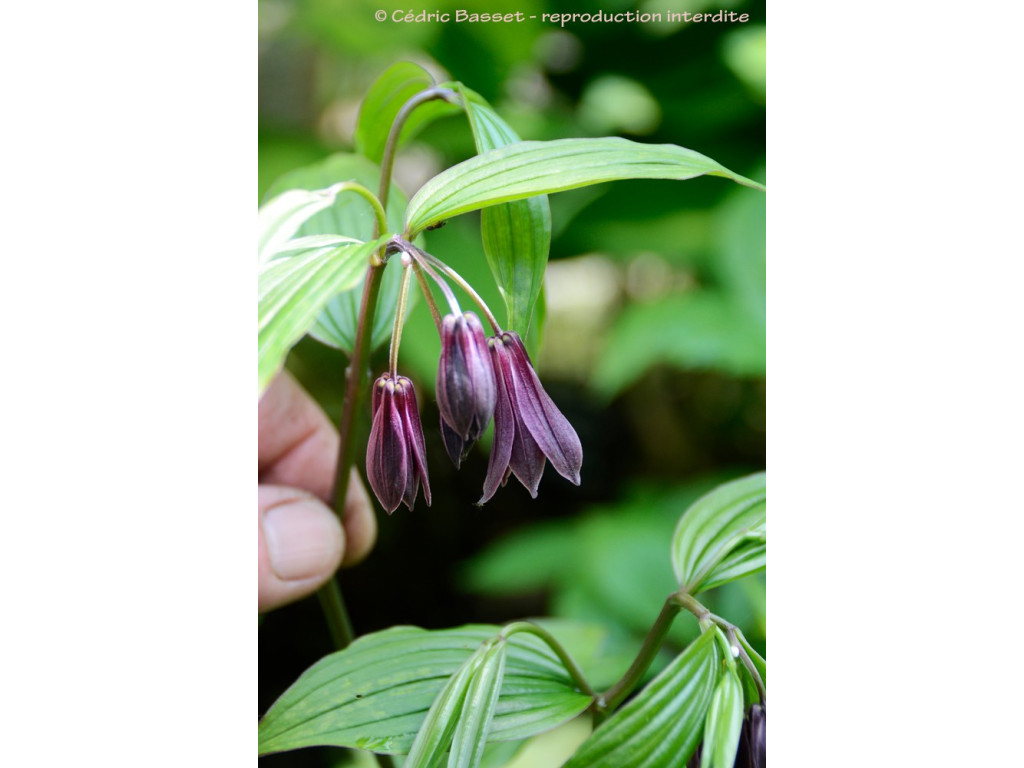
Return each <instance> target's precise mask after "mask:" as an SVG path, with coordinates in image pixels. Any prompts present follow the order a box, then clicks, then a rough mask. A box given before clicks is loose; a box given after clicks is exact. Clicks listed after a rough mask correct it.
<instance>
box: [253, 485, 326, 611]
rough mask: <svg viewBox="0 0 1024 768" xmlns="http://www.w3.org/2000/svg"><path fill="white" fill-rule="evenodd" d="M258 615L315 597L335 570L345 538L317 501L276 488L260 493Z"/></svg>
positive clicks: (264, 486)
mask: <svg viewBox="0 0 1024 768" xmlns="http://www.w3.org/2000/svg"><path fill="white" fill-rule="evenodd" d="M259 517H260V520H259V523H260V525H259V528H260V581H259V610H260V613H263V612H264V611H269V610H272V609H274V608H278V607H280V606H282V605H285V604H286V603H290V602H292V601H294V600H298V599H299V598H300V597H305V596H306V595H308V594H311V593H312V592H314V591H316V589H317V588H318V587H319V586H320V585H322V584H323V583H324V582H325V581H327V579H329V578H330V577H331V576H332V575H333V574H334V572H335V571H336V570H337V568H338V565H339V564H340V563H341V558H342V555H343V554H344V552H345V533H344V531H343V530H342V527H341V523H340V522H339V521H338V518H337V517H336V516H335V514H334V513H333V512H332V511H331V510H330V509H328V508H327V506H326V505H325V504H324V503H323V502H322V501H320V500H319V499H318V498H316V497H315V496H311V495H310V494H308V493H306V492H304V491H300V490H298V489H296V488H286V487H283V486H278V485H261V486H260V487H259Z"/></svg>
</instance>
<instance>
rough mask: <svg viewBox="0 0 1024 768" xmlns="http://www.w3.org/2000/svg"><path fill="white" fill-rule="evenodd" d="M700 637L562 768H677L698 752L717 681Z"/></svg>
mask: <svg viewBox="0 0 1024 768" xmlns="http://www.w3.org/2000/svg"><path fill="white" fill-rule="evenodd" d="M718 655H719V654H718V649H717V645H716V643H715V633H714V632H705V633H704V634H702V635H701V636H700V637H699V638H697V640H695V641H694V642H693V643H691V644H690V646H689V647H688V648H687V649H686V650H685V651H683V653H681V654H680V655H679V656H677V657H676V658H675V660H674V661H673V662H672V663H671V664H669V665H668V666H667V667H666V668H665V669H664V670H663V671H662V673H661V674H660V675H658V676H657V677H656V678H654V680H652V681H651V682H650V684H648V685H647V686H646V687H645V688H644V689H643V690H641V691H640V693H638V694H637V695H636V696H635V697H634V698H633V699H632V700H631V701H630V702H629V703H628V704H626V705H625V706H624V707H622V709H620V710H619V711H618V712H616V713H615V714H613V715H612V716H611V717H610V718H608V720H606V721H605V722H604V723H602V724H601V726H600V727H599V728H598V729H597V730H596V731H594V734H593V735H592V736H591V737H590V738H589V739H587V741H586V742H584V743H583V746H581V747H580V748H579V750H577V752H576V754H575V755H573V757H572V759H571V760H570V761H569V762H568V763H566V764H565V766H564V768H623V766H629V768H678V766H683V765H685V764H686V761H687V760H688V759H689V757H690V755H692V754H693V752H694V750H695V749H696V748H697V744H698V742H699V741H700V738H701V731H702V727H703V724H704V715H705V712H706V711H707V708H708V705H709V704H710V702H711V694H712V691H713V690H714V686H715V680H716V667H717V658H718Z"/></svg>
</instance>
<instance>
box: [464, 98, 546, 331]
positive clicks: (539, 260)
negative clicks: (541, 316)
mask: <svg viewBox="0 0 1024 768" xmlns="http://www.w3.org/2000/svg"><path fill="white" fill-rule="evenodd" d="M455 87H456V90H458V91H459V93H460V94H461V95H462V99H463V104H464V105H465V109H466V115H467V116H468V117H469V125H470V127H471V128H472V130H473V140H474V141H475V142H476V149H477V152H479V153H481V154H483V153H485V152H489V151H490V150H492V149H498V148H500V147H504V146H506V145H509V144H514V143H516V142H518V141H519V136H518V135H516V132H515V131H513V130H512V127H511V126H510V125H509V124H508V123H506V122H505V121H504V120H502V119H501V117H499V116H498V114H497V113H496V112H495V111H494V110H493V109H492V108H491V107H490V105H489V104H488V103H487V102H486V101H484V99H483V98H482V97H481V96H480V95H479V94H477V93H475V92H474V91H471V90H470V89H469V88H466V87H465V86H463V85H462V84H461V83H459V84H456V86H455ZM480 231H481V235H482V237H483V244H484V254H485V255H486V257H487V264H488V265H489V266H490V268H491V273H492V274H493V275H494V279H495V281H496V282H497V284H498V290H499V291H501V296H502V298H503V299H504V300H505V307H506V309H507V310H508V325H509V326H510V327H511V328H512V329H513V330H515V331H517V332H518V333H519V335H520V336H522V337H523V338H524V339H525V338H526V336H527V332H528V331H529V327H530V318H531V316H532V315H533V307H534V304H535V303H536V302H537V297H538V296H539V295H540V292H541V289H542V288H543V286H544V269H545V268H546V267H547V263H548V250H549V249H550V246H551V209H550V207H549V206H548V199H547V197H546V196H543V195H541V196H539V197H530V198H527V199H526V200H515V201H513V202H509V203H504V204H502V205H494V206H490V207H488V208H485V209H484V210H483V211H481V213H480Z"/></svg>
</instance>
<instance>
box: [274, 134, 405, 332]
mask: <svg viewBox="0 0 1024 768" xmlns="http://www.w3.org/2000/svg"><path fill="white" fill-rule="evenodd" d="M379 179H380V168H379V167H378V166H377V165H375V164H374V163H372V162H370V161H369V160H367V159H366V158H365V157H360V156H359V155H353V154H349V153H345V152H342V153H339V154H336V155H331V156H330V157H328V158H326V159H324V160H322V161H320V162H318V163H314V164H312V165H308V166H305V167H303V168H297V169H296V170H294V171H290V172H289V173H286V174H285V175H283V176H282V177H281V178H279V179H278V180H277V181H276V182H274V185H273V186H272V187H271V188H270V190H269V191H268V193H267V195H268V196H271V195H276V194H279V193H280V192H283V191H285V190H289V189H313V190H315V189H320V188H322V187H327V186H330V185H331V184H334V183H336V182H339V181H356V182H359V183H360V184H362V185H363V186H364V187H367V188H368V189H371V190H375V189H377V183H378V181H379ZM404 211H405V197H404V196H403V195H402V193H401V192H400V191H399V190H398V188H397V187H394V186H392V188H391V194H390V195H389V197H388V205H387V217H388V223H389V225H390V229H391V231H392V232H397V231H399V229H400V227H401V222H402V215H403V213H404ZM373 227H374V216H373V209H372V208H371V207H370V205H369V204H368V203H367V202H366V200H364V199H363V198H361V197H360V196H359V195H356V194H354V193H352V192H347V193H342V194H341V195H340V196H339V197H338V199H337V201H336V203H335V204H334V205H331V206H330V207H328V208H326V209H324V210H321V211H319V212H318V213H316V214H315V215H313V216H312V217H310V218H309V219H308V220H306V221H305V222H303V223H302V226H300V227H299V229H298V230H297V231H296V232H295V234H297V235H299V236H302V237H308V236H314V235H343V236H347V237H356V238H359V239H360V240H369V239H370V238H372V237H373ZM401 284H402V270H401V265H399V264H397V263H396V264H390V263H389V265H388V266H387V267H386V268H385V270H384V276H383V278H382V279H381V288H380V294H379V296H378V299H377V311H376V313H375V314H374V321H373V342H372V343H373V346H374V347H377V346H379V345H380V344H382V343H383V342H384V341H386V340H387V339H388V338H389V337H390V334H391V327H392V322H393V321H394V317H395V308H396V307H397V306H398V292H399V289H400V288H401ZM362 286H363V281H362V275H360V279H359V280H358V282H357V283H355V284H354V286H353V287H351V288H349V290H347V291H345V292H343V293H340V294H338V295H337V296H335V297H334V298H333V299H331V301H330V302H328V304H327V306H326V307H324V310H323V311H322V312H321V313H320V315H319V317H317V319H316V322H315V323H314V324H313V327H312V328H311V329H310V331H309V333H310V335H311V336H312V337H313V338H315V339H317V340H318V341H321V342H323V343H324V344H329V345H330V346H332V347H337V348H339V349H343V350H345V351H346V352H351V351H352V344H353V341H354V339H355V329H356V322H357V319H358V317H359V304H360V300H361V299H362V293H363V291H362ZM413 296H415V294H413ZM410 298H411V297H410Z"/></svg>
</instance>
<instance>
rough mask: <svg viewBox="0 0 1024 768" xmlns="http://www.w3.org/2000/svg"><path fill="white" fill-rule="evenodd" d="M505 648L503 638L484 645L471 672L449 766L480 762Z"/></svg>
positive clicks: (467, 766) (466, 766)
mask: <svg viewBox="0 0 1024 768" xmlns="http://www.w3.org/2000/svg"><path fill="white" fill-rule="evenodd" d="M506 648H507V646H506V642H505V640H504V639H500V640H497V641H495V642H494V644H493V645H491V646H490V647H485V650H484V652H483V654H482V658H481V662H480V666H479V667H477V668H476V670H475V672H474V673H473V678H472V680H471V681H470V683H469V690H467V692H466V700H465V703H464V705H463V708H462V716H461V717H460V718H459V723H458V725H457V726H456V728H455V736H454V737H453V739H452V748H451V753H450V755H449V757H448V768H477V766H478V765H480V759H481V758H482V757H483V753H484V744H486V743H487V735H488V731H489V729H490V727H491V719H492V718H493V717H494V710H495V708H496V706H497V704H498V694H499V693H500V691H501V682H502V678H503V677H504V676H505V653H506Z"/></svg>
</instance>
